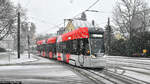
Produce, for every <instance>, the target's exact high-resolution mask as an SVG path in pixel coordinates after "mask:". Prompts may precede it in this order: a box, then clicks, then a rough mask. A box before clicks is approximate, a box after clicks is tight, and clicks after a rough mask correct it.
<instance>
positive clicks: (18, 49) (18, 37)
mask: <svg viewBox="0 0 150 84" xmlns="http://www.w3.org/2000/svg"><path fill="white" fill-rule="evenodd" d="M17 40H18V41H17V42H18V45H17V47H18V48H17V52H18V59H19V58H20V12H18V31H17Z"/></svg>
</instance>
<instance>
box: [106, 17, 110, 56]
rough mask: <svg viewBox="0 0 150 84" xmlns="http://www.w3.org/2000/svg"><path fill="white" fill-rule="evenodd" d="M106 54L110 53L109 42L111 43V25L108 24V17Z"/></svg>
mask: <svg viewBox="0 0 150 84" xmlns="http://www.w3.org/2000/svg"><path fill="white" fill-rule="evenodd" d="M107 28H108V54H109V55H110V43H111V26H110V18H108V26H107Z"/></svg>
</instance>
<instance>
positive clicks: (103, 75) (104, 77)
mask: <svg viewBox="0 0 150 84" xmlns="http://www.w3.org/2000/svg"><path fill="white" fill-rule="evenodd" d="M58 63H60V64H63V65H65V66H68V67H69V68H70V69H71V70H72V71H73V72H75V73H78V74H80V75H81V76H83V77H85V78H87V79H88V80H90V81H91V82H93V83H94V84H150V83H149V82H146V81H142V80H139V79H136V78H133V77H130V76H127V75H123V74H119V73H116V72H114V71H111V70H108V69H104V70H100V69H98V70H97V69H87V68H81V67H75V66H73V65H69V64H66V63H63V62H58ZM116 68H118V69H119V67H116ZM112 69H113V68H112ZM120 69H122V68H120ZM126 70H127V69H126ZM129 71H133V70H129ZM135 72H136V71H135Z"/></svg>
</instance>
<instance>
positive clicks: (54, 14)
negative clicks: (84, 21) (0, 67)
mask: <svg viewBox="0 0 150 84" xmlns="http://www.w3.org/2000/svg"><path fill="white" fill-rule="evenodd" d="M11 1H13V2H14V3H15V4H17V3H20V4H21V6H22V7H23V8H26V9H27V16H28V17H29V19H28V20H30V21H32V22H34V23H35V24H36V27H37V29H36V32H37V34H45V33H55V32H56V31H57V30H58V28H57V27H56V26H55V25H58V24H61V23H63V20H64V19H66V18H72V17H74V16H75V15H77V14H78V13H81V12H82V11H84V10H85V9H87V8H88V7H89V6H90V5H91V4H93V3H94V2H95V1H97V0H11ZM116 1H117V0H99V2H98V3H97V4H96V5H95V6H94V7H92V8H91V10H98V11H100V12H97V13H95V12H86V14H87V17H88V20H89V21H91V20H92V19H94V20H95V21H96V23H97V24H99V25H100V26H101V27H104V26H105V25H106V23H107V18H108V17H110V18H111V17H112V13H111V12H112V9H113V7H114V6H115V2H116ZM146 1H147V2H150V0H146Z"/></svg>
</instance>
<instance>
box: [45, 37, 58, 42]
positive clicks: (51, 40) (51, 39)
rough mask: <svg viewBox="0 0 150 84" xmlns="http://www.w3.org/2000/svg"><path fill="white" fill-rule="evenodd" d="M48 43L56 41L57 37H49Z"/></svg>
mask: <svg viewBox="0 0 150 84" xmlns="http://www.w3.org/2000/svg"><path fill="white" fill-rule="evenodd" d="M46 43H47V44H52V43H56V37H52V38H49V39H48V40H47V42H46Z"/></svg>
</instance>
